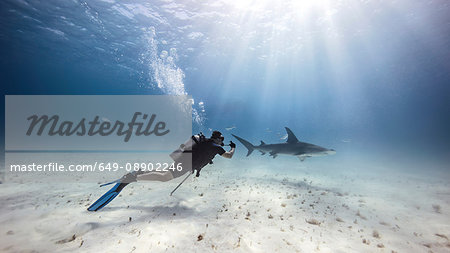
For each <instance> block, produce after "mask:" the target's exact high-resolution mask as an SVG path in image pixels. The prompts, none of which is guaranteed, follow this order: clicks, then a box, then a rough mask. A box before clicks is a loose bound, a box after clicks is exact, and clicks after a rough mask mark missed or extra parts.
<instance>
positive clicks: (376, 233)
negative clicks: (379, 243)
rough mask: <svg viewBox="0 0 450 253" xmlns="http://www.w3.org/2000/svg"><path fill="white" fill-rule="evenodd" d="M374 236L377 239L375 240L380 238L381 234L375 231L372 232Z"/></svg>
mask: <svg viewBox="0 0 450 253" xmlns="http://www.w3.org/2000/svg"><path fill="white" fill-rule="evenodd" d="M372 236H373V237H375V238H380V233H378V231H376V230H374V231H373V232H372Z"/></svg>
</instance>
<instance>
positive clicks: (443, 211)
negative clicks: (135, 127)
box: [0, 157, 450, 252]
mask: <svg viewBox="0 0 450 253" xmlns="http://www.w3.org/2000/svg"><path fill="white" fill-rule="evenodd" d="M251 158H252V157H250V158H247V159H233V160H231V161H230V160H226V159H220V158H219V159H216V160H217V161H216V162H215V164H214V165H211V166H209V167H206V168H205V169H204V170H203V171H202V175H201V177H200V178H195V179H194V178H190V179H188V180H187V181H186V182H185V184H184V185H183V186H181V188H180V189H178V190H177V192H176V193H175V194H174V196H172V197H171V196H169V193H170V191H171V190H172V189H173V188H174V187H175V186H176V185H177V184H178V183H179V182H180V181H181V180H182V178H178V179H176V180H173V181H171V182H166V183H161V182H149V183H146V182H139V183H133V184H131V185H129V186H127V187H126V188H125V189H124V190H123V191H122V193H121V194H120V195H119V196H118V197H117V198H116V199H115V200H114V201H112V202H111V203H110V204H109V205H108V206H107V207H105V208H104V209H102V210H101V211H99V212H88V211H86V208H87V207H88V206H89V205H90V204H92V203H93V202H94V201H95V200H96V199H97V198H98V197H100V196H101V195H102V194H103V193H104V192H106V191H107V190H108V189H107V187H103V188H99V187H98V184H89V183H52V184H9V183H5V184H1V185H0V189H1V191H0V201H1V206H0V235H1V236H0V251H1V252H72V251H79V252H450V242H449V237H450V180H449V178H450V177H449V172H446V171H441V172H433V173H427V172H425V173H423V174H417V173H408V172H407V170H405V169H397V170H396V169H393V168H392V167H385V166H374V165H371V166H370V167H368V166H364V165H356V164H352V163H348V164H347V165H330V163H331V162H330V160H327V158H313V159H316V160H310V161H308V160H307V161H305V162H303V163H300V162H299V161H298V160H297V159H295V158H292V157H286V158H281V159H278V158H277V159H275V160H272V159H262V160H257V159H255V158H254V159H251ZM98 183H104V182H98ZM108 187H109V186H108Z"/></svg>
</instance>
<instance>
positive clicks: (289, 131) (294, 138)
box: [285, 127, 298, 143]
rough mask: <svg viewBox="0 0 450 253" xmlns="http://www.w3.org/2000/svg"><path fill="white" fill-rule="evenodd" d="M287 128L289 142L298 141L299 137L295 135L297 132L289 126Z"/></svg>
mask: <svg viewBox="0 0 450 253" xmlns="http://www.w3.org/2000/svg"><path fill="white" fill-rule="evenodd" d="M285 128H286V133H287V134H288V138H287V143H297V142H298V139H297V137H295V134H294V133H293V132H292V131H291V129H289V128H288V127H285Z"/></svg>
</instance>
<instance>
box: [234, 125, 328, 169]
mask: <svg viewBox="0 0 450 253" xmlns="http://www.w3.org/2000/svg"><path fill="white" fill-rule="evenodd" d="M285 129H286V133H287V141H286V142H284V143H274V144H266V143H264V141H261V144H260V145H258V146H255V145H253V144H251V143H250V142H249V141H246V140H244V139H243V138H241V137H239V136H236V135H234V134H232V135H233V137H234V138H236V139H237V140H238V141H239V142H241V143H242V145H244V146H245V147H246V148H247V149H248V153H247V156H249V155H251V154H252V152H253V151H254V150H255V149H256V150H258V151H259V152H261V155H265V154H266V153H269V155H270V156H272V157H273V158H276V157H277V156H278V155H279V154H284V155H293V156H296V157H298V158H299V159H300V161H302V162H303V161H304V160H305V159H306V158H308V157H314V156H325V155H334V154H336V151H335V150H334V149H328V148H324V147H321V146H318V145H314V144H311V143H307V142H301V141H299V140H298V139H297V137H296V136H295V134H294V133H293V132H292V131H291V129H289V128H288V127H285Z"/></svg>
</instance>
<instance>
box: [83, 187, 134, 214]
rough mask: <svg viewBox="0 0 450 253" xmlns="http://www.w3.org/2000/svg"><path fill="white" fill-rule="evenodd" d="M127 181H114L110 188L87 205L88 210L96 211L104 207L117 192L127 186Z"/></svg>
mask: <svg viewBox="0 0 450 253" xmlns="http://www.w3.org/2000/svg"><path fill="white" fill-rule="evenodd" d="M127 184H128V183H116V184H115V185H114V186H113V188H111V190H109V191H108V192H107V193H105V194H103V196H101V197H100V198H99V199H98V200H97V201H95V203H94V204H92V205H91V206H90V207H88V209H87V210H88V211H94V212H95V211H98V210H100V209H102V208H103V207H105V206H106V205H107V204H108V203H109V202H111V200H113V199H114V198H115V197H117V195H119V193H120V192H121V191H122V190H123V188H125V186H127Z"/></svg>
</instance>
